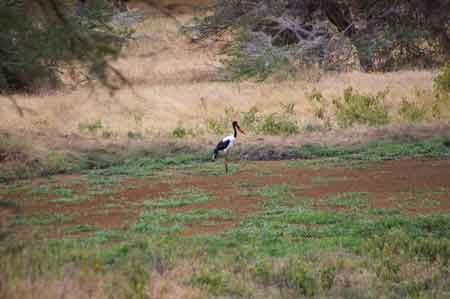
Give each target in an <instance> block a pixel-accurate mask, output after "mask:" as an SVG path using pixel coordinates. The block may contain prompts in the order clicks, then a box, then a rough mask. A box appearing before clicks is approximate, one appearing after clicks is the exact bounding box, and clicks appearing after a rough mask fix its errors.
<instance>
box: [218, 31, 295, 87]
mask: <svg viewBox="0 0 450 299" xmlns="http://www.w3.org/2000/svg"><path fill="white" fill-rule="evenodd" d="M225 53H226V54H227V55H228V57H229V58H228V59H226V60H224V61H223V63H224V65H225V70H226V71H228V73H229V74H230V77H231V80H233V81H239V80H242V79H247V78H256V80H258V81H263V80H265V79H267V78H268V77H269V76H270V75H271V74H272V73H274V72H275V71H277V70H279V69H280V68H282V67H284V66H288V65H289V60H288V58H287V55H286V53H285V51H283V50H282V49H277V48H276V47H273V46H272V45H271V44H270V42H269V40H268V39H267V37H266V36H265V35H262V34H257V33H254V32H250V31H248V30H246V29H243V30H242V33H241V35H240V36H239V38H238V40H237V42H235V43H232V44H231V45H230V46H229V47H227V48H226V49H225Z"/></svg>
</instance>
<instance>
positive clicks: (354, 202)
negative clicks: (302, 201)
mask: <svg viewBox="0 0 450 299" xmlns="http://www.w3.org/2000/svg"><path fill="white" fill-rule="evenodd" d="M368 197H369V193H367V192H344V193H340V194H338V195H335V196H332V197H329V198H326V199H322V200H321V201H320V202H322V203H324V204H326V205H327V206H330V207H333V208H337V207H343V208H350V209H360V208H366V207H368V206H369V200H368Z"/></svg>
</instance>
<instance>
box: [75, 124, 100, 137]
mask: <svg viewBox="0 0 450 299" xmlns="http://www.w3.org/2000/svg"><path fill="white" fill-rule="evenodd" d="M102 128H103V124H102V121H101V120H96V121H93V122H84V123H79V124H78V129H79V130H80V132H81V133H87V134H91V135H96V134H97V133H98V131H100V130H101V129H102Z"/></svg>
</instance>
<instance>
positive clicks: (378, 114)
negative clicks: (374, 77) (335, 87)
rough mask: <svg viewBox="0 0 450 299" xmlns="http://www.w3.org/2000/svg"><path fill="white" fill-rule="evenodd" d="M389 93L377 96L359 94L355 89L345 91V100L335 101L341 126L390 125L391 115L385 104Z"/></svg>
mask: <svg viewBox="0 0 450 299" xmlns="http://www.w3.org/2000/svg"><path fill="white" fill-rule="evenodd" d="M386 95H387V91H385V92H380V93H377V94H376V95H370V94H367V95H365V94H359V93H357V92H354V91H353V89H352V88H351V87H350V88H347V89H346V90H345V91H344V98H338V99H334V100H333V105H334V107H335V109H336V118H337V122H338V124H339V126H341V127H344V128H346V127H351V126H352V125H354V124H365V125H370V126H380V125H385V124H387V123H389V120H390V119H389V114H388V111H387V107H386V106H385V104H384V98H385V97H386Z"/></svg>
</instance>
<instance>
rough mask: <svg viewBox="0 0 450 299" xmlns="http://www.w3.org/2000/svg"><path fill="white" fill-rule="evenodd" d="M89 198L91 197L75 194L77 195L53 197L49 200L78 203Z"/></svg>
mask: <svg viewBox="0 0 450 299" xmlns="http://www.w3.org/2000/svg"><path fill="white" fill-rule="evenodd" d="M88 199H89V197H88V196H82V195H79V196H78V195H75V196H71V197H61V198H56V199H51V200H49V202H53V203H59V204H76V203H80V202H82V201H85V200H88Z"/></svg>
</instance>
